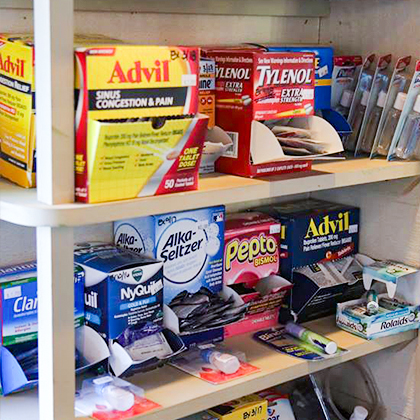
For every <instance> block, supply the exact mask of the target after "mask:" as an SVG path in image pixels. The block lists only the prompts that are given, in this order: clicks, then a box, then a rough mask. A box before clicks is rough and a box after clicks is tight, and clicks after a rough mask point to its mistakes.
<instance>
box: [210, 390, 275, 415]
mask: <svg viewBox="0 0 420 420" xmlns="http://www.w3.org/2000/svg"><path fill="white" fill-rule="evenodd" d="M208 412H209V414H211V415H213V416H215V417H216V418H217V419H219V420H266V419H267V400H265V399H263V398H261V397H259V396H258V395H254V394H251V395H247V396H246V397H242V398H238V399H237V400H233V401H229V402H227V403H225V404H221V405H218V406H216V407H213V408H212V409H210V410H208Z"/></svg>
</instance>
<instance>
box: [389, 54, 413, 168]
mask: <svg viewBox="0 0 420 420" xmlns="http://www.w3.org/2000/svg"><path fill="white" fill-rule="evenodd" d="M419 95H420V60H419V61H417V62H416V67H415V72H414V76H413V79H412V81H411V85H410V88H409V89H408V93H407V98H406V101H405V104H404V108H403V109H402V112H401V117H400V119H399V121H398V125H397V127H396V129H395V133H394V136H393V138H392V143H391V146H390V148H389V152H388V157H387V158H388V160H395V159H403V160H420V99H419Z"/></svg>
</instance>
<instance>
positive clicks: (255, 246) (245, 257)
mask: <svg viewBox="0 0 420 420" xmlns="http://www.w3.org/2000/svg"><path fill="white" fill-rule="evenodd" d="M235 260H237V261H238V262H239V263H240V264H243V263H249V264H254V266H255V267H259V266H261V265H265V264H272V263H277V261H278V246H277V241H276V240H275V238H273V237H271V236H266V235H265V234H264V233H261V234H260V236H258V237H254V238H251V239H244V240H242V241H240V240H239V239H234V240H233V241H231V242H229V243H228V244H227V246H226V252H225V270H226V271H229V270H230V269H231V268H232V264H233V263H234V261H235Z"/></svg>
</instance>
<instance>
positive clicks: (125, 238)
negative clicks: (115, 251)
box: [116, 232, 145, 254]
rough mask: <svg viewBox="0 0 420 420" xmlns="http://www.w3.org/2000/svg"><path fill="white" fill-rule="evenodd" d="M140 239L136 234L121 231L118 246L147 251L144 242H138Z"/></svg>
mask: <svg viewBox="0 0 420 420" xmlns="http://www.w3.org/2000/svg"><path fill="white" fill-rule="evenodd" d="M137 242H138V240H137V238H136V237H135V236H134V235H130V234H128V233H124V232H122V233H120V234H119V235H118V238H117V244H116V245H117V246H119V247H121V248H124V249H129V250H131V251H133V252H137V253H138V254H141V253H143V252H144V251H145V249H144V246H143V244H138V243H137Z"/></svg>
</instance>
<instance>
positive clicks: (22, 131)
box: [0, 34, 36, 188]
mask: <svg viewBox="0 0 420 420" xmlns="http://www.w3.org/2000/svg"><path fill="white" fill-rule="evenodd" d="M35 169H36V164H35V73H34V49H33V41H32V39H31V37H27V36H25V35H17V34H14V35H11V34H0V175H1V176H3V177H5V178H7V179H9V180H11V181H13V182H15V183H16V184H19V185H20V186H22V187H26V188H30V187H34V186H35Z"/></svg>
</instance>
